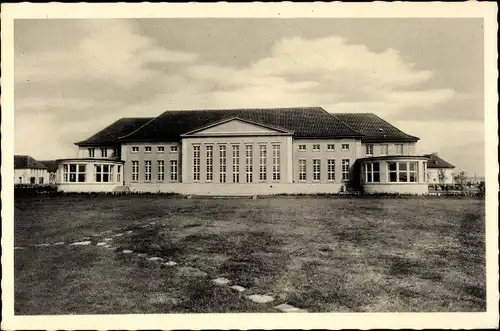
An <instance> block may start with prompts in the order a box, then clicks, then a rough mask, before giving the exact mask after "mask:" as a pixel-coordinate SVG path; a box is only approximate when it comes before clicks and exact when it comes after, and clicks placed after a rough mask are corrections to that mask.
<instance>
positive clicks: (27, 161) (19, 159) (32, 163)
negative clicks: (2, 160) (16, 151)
mask: <svg viewBox="0 0 500 331" xmlns="http://www.w3.org/2000/svg"><path fill="white" fill-rule="evenodd" d="M14 169H47V167H46V166H45V165H44V164H43V163H42V162H39V161H37V160H35V159H34V158H32V157H31V156H29V155H14Z"/></svg>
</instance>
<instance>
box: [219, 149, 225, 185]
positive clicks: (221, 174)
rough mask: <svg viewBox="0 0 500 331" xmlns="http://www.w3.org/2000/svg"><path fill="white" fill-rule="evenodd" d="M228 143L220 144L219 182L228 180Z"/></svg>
mask: <svg viewBox="0 0 500 331" xmlns="http://www.w3.org/2000/svg"><path fill="white" fill-rule="evenodd" d="M226 162H227V161H226V145H220V146H219V182H221V183H225V182H226Z"/></svg>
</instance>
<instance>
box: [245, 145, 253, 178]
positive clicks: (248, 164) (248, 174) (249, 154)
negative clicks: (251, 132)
mask: <svg viewBox="0 0 500 331" xmlns="http://www.w3.org/2000/svg"><path fill="white" fill-rule="evenodd" d="M245 180H246V182H247V183H253V145H245Z"/></svg>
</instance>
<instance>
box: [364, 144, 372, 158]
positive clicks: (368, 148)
mask: <svg viewBox="0 0 500 331" xmlns="http://www.w3.org/2000/svg"><path fill="white" fill-rule="evenodd" d="M365 155H367V156H371V155H373V145H372V144H368V145H365Z"/></svg>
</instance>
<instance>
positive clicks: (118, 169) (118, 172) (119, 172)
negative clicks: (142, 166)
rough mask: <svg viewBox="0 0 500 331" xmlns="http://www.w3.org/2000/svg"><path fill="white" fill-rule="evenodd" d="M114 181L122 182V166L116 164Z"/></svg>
mask: <svg viewBox="0 0 500 331" xmlns="http://www.w3.org/2000/svg"><path fill="white" fill-rule="evenodd" d="M116 182H117V183H121V182H122V166H121V165H119V166H116Z"/></svg>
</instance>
